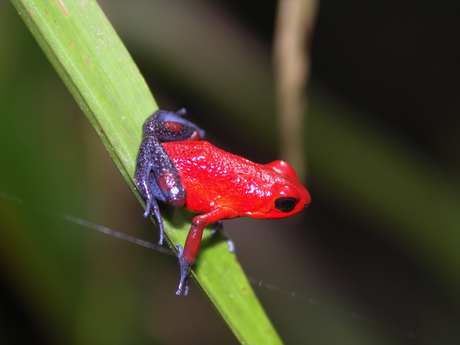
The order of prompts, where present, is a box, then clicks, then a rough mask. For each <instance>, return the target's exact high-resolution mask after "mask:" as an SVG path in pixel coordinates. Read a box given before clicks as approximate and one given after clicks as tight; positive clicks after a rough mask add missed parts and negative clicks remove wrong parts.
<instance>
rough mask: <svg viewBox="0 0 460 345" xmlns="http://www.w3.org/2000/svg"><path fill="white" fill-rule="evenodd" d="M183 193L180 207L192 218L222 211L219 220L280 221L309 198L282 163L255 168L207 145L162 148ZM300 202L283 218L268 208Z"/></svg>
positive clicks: (179, 143)
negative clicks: (277, 201)
mask: <svg viewBox="0 0 460 345" xmlns="http://www.w3.org/2000/svg"><path fill="white" fill-rule="evenodd" d="M163 147H164V148H165V150H166V152H167V153H168V154H169V156H170V157H171V159H172V161H173V162H174V165H175V166H176V169H177V171H178V173H179V176H180V179H181V182H182V184H183V185H184V187H185V190H186V191H187V199H186V202H185V205H184V206H185V207H186V208H187V209H188V210H190V211H193V212H197V213H209V212H212V211H217V210H222V211H221V212H220V213H221V214H222V215H225V217H224V218H222V219H231V218H236V217H241V216H249V217H252V218H259V219H276V218H285V217H286V216H288V215H292V214H296V213H298V212H300V211H302V210H303V209H304V208H305V205H307V204H308V203H309V202H310V196H309V194H308V191H307V190H306V189H305V187H304V186H302V184H301V183H300V182H299V181H298V180H297V177H296V175H295V172H294V169H292V167H291V166H290V165H289V164H287V163H286V162H283V161H275V162H272V163H269V164H265V165H262V164H257V163H254V162H251V161H250V160H248V159H246V158H243V157H240V156H237V155H234V154H231V153H228V152H226V151H224V150H221V149H219V148H217V147H215V146H214V145H212V144H211V143H209V142H207V141H203V140H201V141H177V142H165V143H163ZM280 196H285V197H293V198H295V199H297V200H300V199H303V200H304V201H305V204H302V203H297V205H296V206H295V207H294V208H293V209H292V210H291V211H290V212H289V213H288V214H286V212H283V211H280V210H278V209H276V208H275V207H274V205H275V202H274V201H275V199H276V198H278V197H280Z"/></svg>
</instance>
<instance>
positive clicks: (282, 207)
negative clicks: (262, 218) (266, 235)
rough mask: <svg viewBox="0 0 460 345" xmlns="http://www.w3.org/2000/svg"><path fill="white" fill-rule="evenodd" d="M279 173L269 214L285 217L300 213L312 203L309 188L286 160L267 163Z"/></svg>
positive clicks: (273, 189) (275, 216) (270, 215)
mask: <svg viewBox="0 0 460 345" xmlns="http://www.w3.org/2000/svg"><path fill="white" fill-rule="evenodd" d="M266 166H267V167H270V168H271V169H273V170H274V171H275V172H276V173H277V174H278V177H279V178H278V179H277V180H276V181H275V183H274V185H273V186H272V195H271V197H272V203H273V204H272V205H271V208H270V211H269V212H268V213H267V216H269V217H270V218H285V217H289V216H292V215H294V214H297V213H299V212H300V211H302V210H303V209H304V208H305V207H307V206H308V205H309V204H310V201H311V197H310V193H308V191H307V189H306V188H305V187H304V186H303V185H302V184H301V183H300V182H299V180H298V179H297V176H296V173H295V171H294V169H293V168H292V167H291V166H290V165H289V164H288V163H286V162H284V161H280V160H278V161H274V162H271V163H268V164H266Z"/></svg>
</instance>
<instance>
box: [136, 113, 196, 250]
mask: <svg viewBox="0 0 460 345" xmlns="http://www.w3.org/2000/svg"><path fill="white" fill-rule="evenodd" d="M185 112H186V111H185V109H181V110H179V111H178V112H173V111H168V110H158V111H157V112H155V113H154V114H152V115H151V116H149V117H148V118H147V120H146V121H145V123H144V125H143V127H142V131H143V133H144V136H145V138H144V139H143V140H142V142H141V146H140V148H139V153H138V155H137V166H136V173H135V174H134V179H135V180H136V183H137V186H138V187H139V191H140V192H141V194H142V196H143V198H144V199H145V212H144V217H148V215H149V214H150V212H152V214H153V216H154V217H155V219H156V221H157V224H158V228H159V230H160V240H159V244H160V245H161V244H163V238H164V227H163V220H162V218H161V214H160V209H159V207H158V203H157V200H160V201H163V202H166V203H168V204H170V205H172V206H184V205H185V202H186V200H187V195H186V191H185V188H184V186H183V185H182V182H181V180H180V177H179V174H178V172H177V170H176V167H175V166H174V163H173V161H172V160H171V157H169V155H168V153H167V152H166V150H165V149H164V148H163V145H162V144H161V142H168V141H179V140H199V139H200V138H202V137H203V136H204V131H203V130H201V129H200V128H198V127H197V126H196V125H195V124H193V123H192V122H190V121H187V120H185V119H184V118H182V117H181V116H182V115H184V114H185Z"/></svg>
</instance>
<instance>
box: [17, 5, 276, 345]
mask: <svg viewBox="0 0 460 345" xmlns="http://www.w3.org/2000/svg"><path fill="white" fill-rule="evenodd" d="M12 3H13V5H14V6H15V7H16V9H17V11H18V12H19V14H20V15H21V17H22V19H23V20H24V22H25V23H26V25H27V27H28V28H29V30H30V31H31V33H32V34H33V35H34V37H35V39H36V40H37V42H38V43H39V45H40V47H41V48H42V49H43V51H44V53H45V54H46V56H47V57H48V59H49V60H50V62H51V64H52V65H53V67H54V68H55V70H56V71H57V73H58V74H59V76H60V77H61V78H62V80H63V81H64V83H65V85H66V86H67V88H68V89H69V91H70V92H71V93H72V95H73V97H74V98H75V100H76V101H77V103H78V104H79V106H80V107H81V109H82V110H83V112H84V114H85V115H86V117H87V118H88V120H89V122H90V123H91V125H92V126H93V128H94V130H95V131H96V133H97V134H98V136H99V137H100V139H101V141H102V143H103V144H104V146H105V148H106V149H107V151H108V153H109V154H110V156H111V157H112V159H113V161H114V163H115V164H116V166H117V167H118V169H119V171H120V173H121V174H122V176H123V178H124V180H125V181H126V183H127V184H128V186H129V188H130V189H131V190H132V191H133V192H134V194H135V196H136V198H137V199H138V200H139V201H140V202H141V204H143V201H142V198H141V196H140V195H139V193H138V191H137V189H136V188H135V183H134V180H133V177H132V176H133V174H134V169H135V159H136V154H137V150H138V147H139V144H140V141H141V138H142V132H141V126H142V123H143V121H144V120H145V118H147V116H148V115H150V114H151V113H152V112H153V111H155V110H156V109H157V108H158V107H157V105H156V104H155V101H154V99H153V97H152V95H151V93H150V91H149V89H148V87H147V85H146V83H145V81H144V79H143V78H142V75H141V73H140V72H139V70H138V68H137V67H136V65H135V64H134V62H133V61H132V59H131V57H130V55H129V53H128V52H127V50H126V48H125V47H124V45H123V43H122V42H121V41H120V39H119V37H118V36H117V34H116V33H115V31H114V30H113V28H112V26H111V25H110V23H109V22H108V20H107V18H106V17H105V15H104V13H103V12H102V11H101V9H100V7H99V6H98V4H97V2H95V1H92V0H87V1H75V0H74V1H65V2H64V1H60V0H22V1H21V0H13V1H12ZM152 34H154V33H152ZM173 215H174V217H171V219H166V220H165V228H166V229H165V230H166V238H167V241H168V243H169V244H171V243H182V244H183V243H184V242H185V237H186V235H187V232H188V228H189V227H190V219H191V217H190V215H189V214H187V213H185V212H184V211H181V210H175V211H174V213H173ZM139 216H141V212H140V213H139ZM173 248H174V249H175V247H174V246H173ZM192 276H193V277H194V278H195V279H196V281H197V283H198V285H199V286H200V287H201V289H202V290H203V292H204V293H205V294H206V296H207V297H208V298H209V300H210V301H211V303H212V304H213V305H214V307H215V308H216V309H217V311H218V312H219V313H220V315H221V316H222V318H223V319H224V320H225V322H226V323H227V324H228V325H229V327H230V328H231V329H232V331H233V332H234V334H235V335H236V337H237V338H238V339H239V341H240V342H241V343H249V344H253V343H263V344H279V343H281V340H280V339H279V337H278V335H277V333H276V331H275V330H274V328H273V326H272V325H271V323H270V321H269V319H268V318H267V316H266V315H265V313H264V311H263V309H262V307H261V306H260V304H259V302H258V300H257V298H256V296H255V294H254V292H253V290H252V288H251V286H250V285H249V282H248V281H247V279H246V277H245V275H244V272H243V270H242V269H241V267H240V265H239V264H238V262H237V260H236V258H235V256H234V254H231V253H229V252H228V246H227V244H226V242H225V241H222V238H214V237H213V238H211V237H210V235H209V232H206V234H205V236H204V237H203V245H202V248H201V251H200V255H199V257H198V260H197V262H196V264H195V265H194V266H193V269H192ZM178 280H179V270H178ZM171 293H172V294H173V293H174V291H173V290H172V291H171ZM178 298H179V297H178Z"/></svg>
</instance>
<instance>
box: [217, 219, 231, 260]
mask: <svg viewBox="0 0 460 345" xmlns="http://www.w3.org/2000/svg"><path fill="white" fill-rule="evenodd" d="M219 231H220V232H222V234H223V235H224V236H225V238H226V239H227V243H228V251H229V252H230V253H234V252H235V243H233V241H232V239H231V238H230V237H228V235H227V234H226V233H225V231H224V226H223V222H222V221H221V220H219V221H218V222H217V225H216V227H215V228H214V230H212V234H213V235H216V234H217V233H218V232H219Z"/></svg>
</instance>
